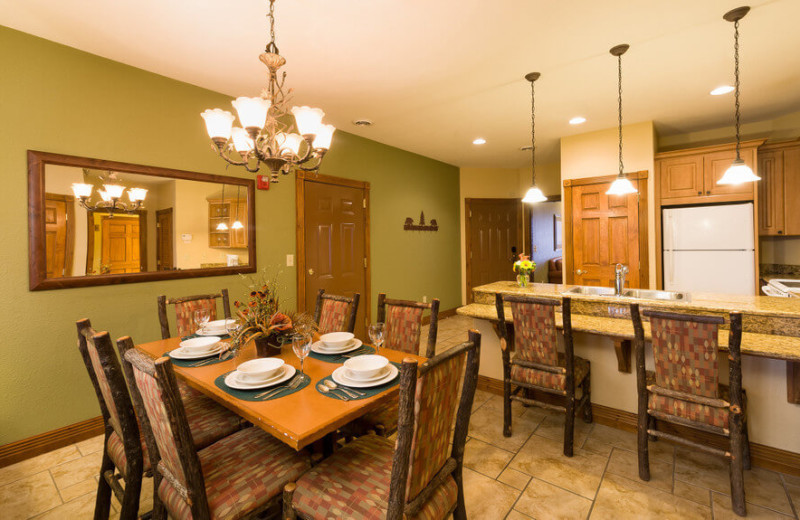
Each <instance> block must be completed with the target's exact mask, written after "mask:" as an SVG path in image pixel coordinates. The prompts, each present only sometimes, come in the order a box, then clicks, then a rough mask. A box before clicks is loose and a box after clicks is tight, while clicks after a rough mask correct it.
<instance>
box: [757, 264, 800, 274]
mask: <svg viewBox="0 0 800 520" xmlns="http://www.w3.org/2000/svg"><path fill="white" fill-rule="evenodd" d="M760 268H761V275H762V276H764V275H768V274H786V275H800V265H793V264H761V265H760Z"/></svg>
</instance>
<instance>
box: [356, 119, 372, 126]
mask: <svg viewBox="0 0 800 520" xmlns="http://www.w3.org/2000/svg"><path fill="white" fill-rule="evenodd" d="M353 124H354V125H356V126H372V121H370V120H369V119H356V120H355V121H353Z"/></svg>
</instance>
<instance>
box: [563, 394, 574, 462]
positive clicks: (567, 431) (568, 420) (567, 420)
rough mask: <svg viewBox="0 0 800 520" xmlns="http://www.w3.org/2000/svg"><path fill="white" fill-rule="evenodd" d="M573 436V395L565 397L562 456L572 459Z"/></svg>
mask: <svg viewBox="0 0 800 520" xmlns="http://www.w3.org/2000/svg"><path fill="white" fill-rule="evenodd" d="M574 436H575V394H574V393H573V394H572V395H568V396H567V406H566V412H565V416H564V455H565V456H567V457H572V445H573V438H574Z"/></svg>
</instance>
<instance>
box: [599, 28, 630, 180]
mask: <svg viewBox="0 0 800 520" xmlns="http://www.w3.org/2000/svg"><path fill="white" fill-rule="evenodd" d="M629 47H630V46H629V45H628V44H627V43H623V44H622V45H617V46H616V47H612V48H611V50H609V51H608V52H610V53H611V55H612V56H616V57H617V76H618V78H619V89H618V96H617V100H618V105H619V175H618V176H617V178H616V179H614V182H612V183H611V187H610V188H608V191H607V192H606V195H628V194H629V193H636V192H637V191H638V190H637V189H636V188H635V187H634V186H633V183H631V181H630V180H628V179H627V178H626V177H625V176H624V175H623V173H622V171H623V166H622V55H623V54H625V51H627V50H628V48H629Z"/></svg>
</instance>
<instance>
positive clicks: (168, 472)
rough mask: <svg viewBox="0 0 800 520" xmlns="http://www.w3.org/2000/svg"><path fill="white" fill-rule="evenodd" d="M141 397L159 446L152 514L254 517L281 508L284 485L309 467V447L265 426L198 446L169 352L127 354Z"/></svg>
mask: <svg viewBox="0 0 800 520" xmlns="http://www.w3.org/2000/svg"><path fill="white" fill-rule="evenodd" d="M125 360H126V362H128V363H130V365H131V369H132V372H133V381H134V382H135V385H136V387H137V388H138V390H139V393H140V394H141V396H142V401H143V408H144V410H145V414H146V415H147V418H148V420H149V421H148V422H149V424H148V425H147V426H146V427H144V429H145V435H146V436H147V437H148V438H149V439H150V441H149V442H150V443H151V444H153V445H154V446H155V447H156V448H157V451H156V450H154V451H153V452H151V454H150V456H151V464H152V466H153V467H154V468H155V471H154V475H153V479H154V492H153V518H155V519H156V520H161V519H164V518H166V516H167V514H169V516H170V517H171V518H174V519H179V520H183V519H189V518H191V519H193V520H205V519H212V518H213V519H239V518H253V517H255V516H256V515H260V514H262V513H265V512H270V511H274V512H275V513H278V512H279V511H280V499H281V489H282V488H283V486H284V485H285V484H287V483H288V482H292V481H294V480H296V479H297V478H298V477H300V475H302V474H303V473H304V472H305V471H307V470H308V469H309V468H310V461H309V457H308V455H307V454H306V453H305V452H300V453H298V452H295V451H294V450H293V449H292V448H290V447H289V446H287V445H286V444H284V443H282V442H281V441H279V440H278V439H275V438H274V437H272V436H271V435H269V434H268V433H266V432H264V431H263V430H261V429H260V428H245V429H243V430H239V431H238V432H236V433H234V434H232V435H229V436H227V437H224V438H223V439H221V440H219V441H217V442H215V443H214V444H212V445H210V446H208V447H207V448H204V449H200V450H198V449H197V448H195V446H194V445H193V444H192V442H191V439H192V432H191V431H190V428H189V423H188V421H187V414H186V410H185V408H184V406H183V403H182V401H181V399H180V396H179V394H178V389H177V383H176V380H175V372H174V371H173V368H172V363H171V362H170V359H169V358H168V357H162V358H159V359H157V360H155V361H153V360H152V359H150V358H149V357H148V356H146V355H145V354H143V353H142V352H140V351H138V350H134V349H130V350H128V351H127V352H125Z"/></svg>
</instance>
